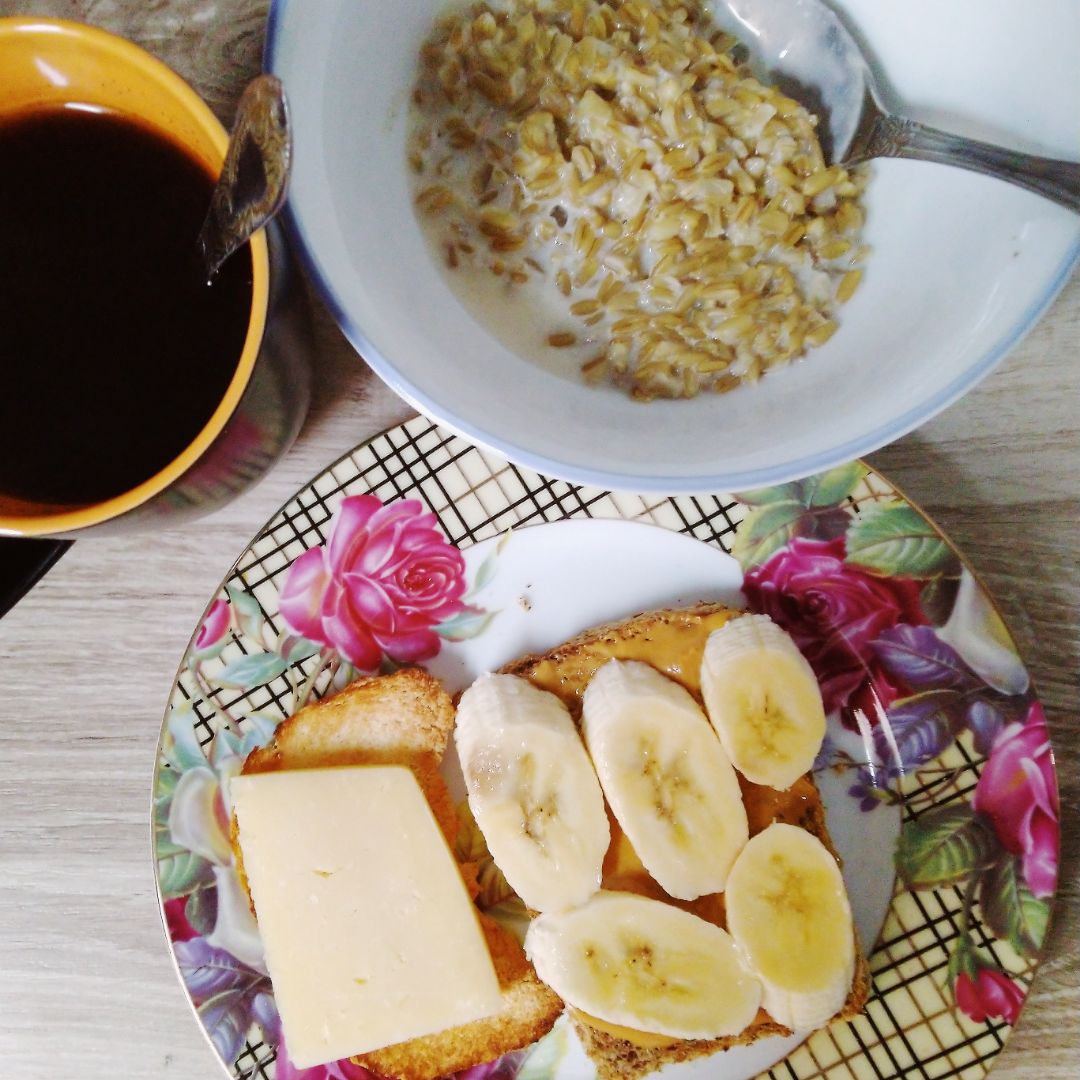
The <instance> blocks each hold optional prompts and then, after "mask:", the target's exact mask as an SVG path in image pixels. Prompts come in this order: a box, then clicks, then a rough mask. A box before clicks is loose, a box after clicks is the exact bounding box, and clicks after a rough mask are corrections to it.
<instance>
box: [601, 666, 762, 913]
mask: <svg viewBox="0 0 1080 1080" xmlns="http://www.w3.org/2000/svg"><path fill="white" fill-rule="evenodd" d="M581 727H582V733H583V735H584V736H585V745H586V746H587V747H588V749H589V754H590V756H591V757H592V760H593V765H594V766H595V768H596V772H597V775H598V776H599V777H600V786H601V787H602V788H603V790H604V794H605V795H606V796H607V801H608V805H609V806H610V807H611V812H612V813H613V814H614V815H615V819H616V820H617V821H618V823H619V825H620V826H621V827H622V830H623V832H624V833H625V834H626V836H627V838H628V839H629V841H630V843H631V844H632V845H633V848H634V850H635V851H636V852H637V855H638V858H639V859H641V862H642V865H644V867H645V869H646V870H648V872H649V874H650V876H651V877H652V878H653V879H654V880H655V881H656V882H657V883H658V884H659V885H660V886H661V888H663V889H664V891H665V892H667V893H668V894H669V895H670V896H674V897H676V898H677V899H679V900H694V899H696V898H697V897H699V896H703V895H705V894H706V893H717V892H721V891H723V888H724V884H725V882H726V881H727V875H728V871H729V870H730V869H731V864H732V863H733V862H734V861H735V856H736V855H738V853H739V851H740V850H741V849H742V847H743V845H744V844H745V843H746V840H747V837H748V835H749V832H748V828H747V819H746V809H745V807H744V806H743V801H742V795H741V793H740V790H739V779H738V777H737V776H736V775H735V770H734V769H733V768H732V767H731V762H730V761H729V760H728V757H727V755H726V754H725V753H724V748H723V747H722V746H721V745H720V741H719V740H718V739H717V737H716V733H715V732H714V731H713V729H712V728H711V727H710V725H709V722H708V720H707V718H706V717H705V714H704V713H703V712H702V711H701V709H700V707H699V706H698V704H697V702H696V701H694V699H693V698H692V697H691V696H690V694H689V693H688V692H687V691H686V690H685V689H683V687H681V686H680V685H679V684H678V683H675V682H672V680H671V679H668V678H666V677H665V676H663V675H661V674H660V672H658V671H657V670H656V669H655V668H653V667H651V666H650V665H648V664H644V663H641V662H640V661H636V660H609V661H608V662H607V663H606V664H605V665H604V666H603V667H602V668H600V670H599V671H597V672H596V674H595V675H594V676H593V677H592V679H591V680H590V682H589V685H588V687H587V688H586V690H585V694H584V697H583V699H582V714H581Z"/></svg>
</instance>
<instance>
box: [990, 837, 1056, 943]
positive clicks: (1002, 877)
mask: <svg viewBox="0 0 1080 1080" xmlns="http://www.w3.org/2000/svg"><path fill="white" fill-rule="evenodd" d="M979 906H980V907H981V908H982V914H983V919H984V920H985V922H986V925H987V926H988V927H989V928H990V930H991V931H992V932H993V935H994V937H997V938H1002V939H1004V940H1005V941H1008V943H1009V944H1010V945H1011V946H1012V947H1013V948H1014V949H1015V950H1016V951H1017V952H1018V953H1020V955H1021V956H1032V957H1034V956H1037V955H1038V953H1039V949H1040V948H1041V947H1042V943H1043V938H1044V937H1045V935H1046V924H1047V922H1048V921H1049V918H1050V905H1049V904H1047V903H1046V901H1045V900H1039V899H1038V898H1036V897H1035V896H1033V895H1032V894H1031V891H1030V890H1029V889H1028V887H1027V886H1026V885H1025V884H1024V882H1023V880H1022V879H1021V877H1020V868H1019V865H1018V860H1017V858H1016V856H1015V855H1006V856H1004V857H1003V858H1001V859H999V860H998V861H997V862H996V863H994V865H993V866H992V867H990V869H989V870H988V871H987V872H986V873H985V874H984V875H983V878H982V881H981V882H980V883H979Z"/></svg>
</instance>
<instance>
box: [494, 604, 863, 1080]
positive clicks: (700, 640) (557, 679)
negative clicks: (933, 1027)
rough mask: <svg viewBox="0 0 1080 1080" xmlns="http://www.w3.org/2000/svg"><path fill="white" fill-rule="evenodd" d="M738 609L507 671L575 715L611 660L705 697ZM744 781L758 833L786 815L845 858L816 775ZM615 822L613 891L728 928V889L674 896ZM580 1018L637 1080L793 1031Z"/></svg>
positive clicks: (677, 616) (617, 1074)
mask: <svg viewBox="0 0 1080 1080" xmlns="http://www.w3.org/2000/svg"><path fill="white" fill-rule="evenodd" d="M739 614H741V613H740V612H738V611H734V610H732V609H730V608H727V607H725V606H724V605H722V604H718V603H700V604H696V605H694V606H693V607H689V608H684V609H680V610H666V611H647V612H643V613H641V614H639V615H635V616H634V617H633V618H630V619H627V620H625V621H623V622H619V623H608V624H606V625H604V626H598V627H595V628H593V629H591V630H586V631H585V632H584V633H582V634H579V635H578V636H577V637H575V638H573V639H572V640H570V641H568V642H566V643H565V644H563V645H559V646H557V647H556V648H554V649H552V650H551V651H550V652H547V653H544V654H535V655H531V656H526V657H522V658H521V659H519V660H515V661H513V662H511V663H510V664H507V665H506V666H505V667H504V668H503V669H502V670H503V671H504V672H507V673H509V674H513V675H520V676H521V677H523V678H526V679H528V680H529V681H530V682H532V683H534V684H535V685H537V686H539V687H540V688H541V689H544V690H549V691H550V692H551V693H553V694H555V695H556V696H557V697H559V698H561V699H562V700H563V701H564V702H565V703H566V705H567V707H568V708H569V710H570V712H571V714H572V715H573V716H574V718H575V720H577V719H579V718H580V715H581V696H582V694H583V693H584V691H585V687H586V686H587V685H588V682H589V679H591V678H592V676H593V674H594V673H595V672H596V671H597V670H598V669H599V668H600V666H601V665H602V664H604V663H606V662H607V661H608V660H610V659H611V658H612V657H616V658H618V659H621V660H641V661H644V662H645V663H648V664H651V665H652V666H653V667H655V668H656V669H657V670H659V671H661V672H663V673H664V674H665V675H667V676H669V677H670V678H672V679H674V680H675V681H676V682H679V683H681V684H682V685H683V686H685V687H686V689H687V690H689V691H690V693H691V694H692V695H693V696H694V697H695V698H696V699H697V701H698V702H699V703H700V702H701V686H700V679H699V672H700V670H701V658H702V654H703V652H704V649H705V642H706V640H707V638H708V636H709V634H710V633H712V631H714V630H718V629H719V628H720V627H721V626H723V625H724V623H726V622H727V621H728V620H729V619H732V618H736V617H738V615H739ZM739 782H740V785H741V787H742V793H743V801H744V803H745V804H746V809H747V817H748V819H749V824H750V835H751V836H753V835H754V834H755V833H758V832H760V831H761V830H762V829H764V828H766V827H767V826H769V825H770V824H772V823H773V822H774V821H786V822H789V823H790V824H792V825H798V826H799V827H800V828H803V829H806V830H807V831H808V832H811V833H813V834H814V836H816V837H817V838H818V839H819V840H820V841H821V842H822V843H823V844H824V845H825V847H826V848H828V849H829V851H830V852H832V854H833V855H834V856H836V849H835V848H834V847H833V844H832V841H831V840H830V838H829V833H828V829H827V828H826V825H825V807H824V805H823V804H822V801H821V795H820V793H819V791H818V788H817V784H815V783H814V778H813V776H812V775H811V774H810V773H807V774H806V775H805V776H803V777H801V778H800V779H799V780H798V781H796V782H795V784H793V785H792V787H791V788H790V789H789V790H788V791H774V790H773V789H772V788H766V787H761V786H759V785H757V784H753V783H750V781H748V780H746V779H745V778H743V777H741V776H740V777H739ZM611 825H612V840H611V846H610V848H609V849H608V855H607V858H606V859H605V861H604V879H603V887H604V888H609V889H624V890H627V891H631V892H639V893H642V894H644V895H647V896H651V897H653V898H654V899H659V900H665V901H667V902H668V903H672V904H676V905H677V906H679V907H682V908H685V909H686V910H688V911H692V912H694V914H696V915H699V916H700V917H701V918H703V919H707V920H709V921H710V922H713V923H716V925H718V926H722V927H725V928H726V918H725V913H724V898H723V894H722V893H720V894H716V895H713V896H703V897H699V898H698V899H697V900H693V901H690V902H682V901H678V900H674V899H673V898H672V897H670V896H668V895H667V894H666V893H664V891H663V890H662V889H661V888H660V886H659V885H658V884H657V883H656V882H655V881H653V880H652V879H651V878H650V877H649V876H648V874H647V873H646V872H645V869H644V867H643V866H642V865H641V862H640V860H638V859H637V856H636V854H635V853H634V852H633V849H632V847H631V846H630V844H629V842H628V841H627V839H626V837H625V836H623V835H622V832H621V830H620V829H619V827H618V824H617V822H615V821H614V819H611ZM837 858H839V857H838V856H837ZM855 953H856V967H855V975H854V978H853V980H852V985H851V992H850V993H849V995H848V998H847V1001H846V1002H845V1003H844V1007H843V1009H842V1010H841V1012H840V1013H839V1015H838V1017H837V1019H846V1018H849V1017H851V1016H854V1015H855V1014H856V1013H858V1012H859V1011H860V1010H861V1009H862V1007H863V1005H864V1004H865V1002H866V997H867V994H868V992H869V983H870V979H869V969H868V967H867V964H866V959H865V957H864V956H863V953H862V949H861V948H860V947H859V942H858V937H857V936H856V941H855ZM574 1024H575V1026H576V1028H577V1031H578V1035H579V1037H580V1038H581V1042H582V1045H583V1046H584V1047H585V1051H586V1053H587V1054H588V1055H589V1057H590V1058H591V1059H592V1060H593V1063H594V1064H595V1065H596V1070H597V1073H598V1074H599V1076H600V1077H601V1080H634V1078H636V1077H641V1076H645V1075H646V1074H648V1073H651V1072H653V1071H655V1070H656V1069H659V1068H661V1067H662V1066H664V1065H668V1064H671V1063H672V1062H677V1061H689V1060H691V1059H693V1058H698V1057H703V1056H705V1055H708V1054H714V1053H716V1052H717V1051H719V1050H726V1049H728V1048H730V1047H732V1046H738V1045H746V1044H748V1043H752V1042H756V1041H757V1040H758V1039H762V1038H765V1037H766V1036H769V1035H790V1034H791V1031H790V1029H788V1028H786V1027H784V1026H783V1025H782V1024H778V1023H777V1022H776V1021H775V1020H773V1019H772V1017H770V1016H769V1015H768V1013H766V1012H765V1011H764V1010H759V1011H758V1015H757V1017H756V1019H755V1020H754V1022H753V1023H752V1024H751V1025H750V1026H749V1027H748V1028H747V1029H746V1030H745V1031H743V1032H740V1033H739V1034H738V1035H733V1036H728V1037H726V1038H721V1039H684V1040H679V1041H677V1042H674V1043H672V1044H671V1045H669V1046H665V1047H645V1046H639V1045H638V1044H637V1043H634V1042H630V1041H628V1040H626V1039H621V1038H619V1037H617V1036H615V1035H612V1034H610V1033H608V1032H605V1031H600V1030H598V1029H597V1028H594V1027H592V1026H590V1025H588V1024H586V1023H584V1022H582V1021H581V1020H580V1019H579V1018H577V1017H575V1018H574Z"/></svg>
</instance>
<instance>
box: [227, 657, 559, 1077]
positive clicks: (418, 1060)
mask: <svg viewBox="0 0 1080 1080" xmlns="http://www.w3.org/2000/svg"><path fill="white" fill-rule="evenodd" d="M453 724H454V707H453V703H452V701H451V699H450V697H449V695H448V694H447V693H446V691H445V690H444V689H443V688H442V686H441V685H440V684H439V683H438V682H437V681H436V680H435V679H433V678H432V677H431V676H430V675H428V674H426V673H425V672H423V671H421V670H419V669H417V668H404V669H402V670H400V671H398V672H396V673H394V674H393V675H386V676H372V677H362V678H360V679H357V680H356V681H355V682H353V683H352V684H351V685H349V686H348V687H346V688H345V689H344V690H342V691H341V692H340V693H337V694H335V695H334V696H332V697H329V698H326V699H324V700H322V701H319V702H316V703H314V704H311V705H308V706H306V707H305V708H303V709H301V710H300V711H299V712H297V713H296V714H295V715H293V716H291V717H289V718H288V719H287V720H285V721H283V722H282V723H281V724H280V725H279V726H278V728H277V731H276V732H275V733H274V737H273V739H272V740H271V741H270V742H269V743H268V744H267V745H266V746H264V747H262V748H260V749H257V750H254V751H253V752H252V753H251V754H250V755H249V756H248V758H247V760H246V761H245V763H244V766H243V770H242V771H243V773H245V774H251V773H263V772H273V771H276V770H281V769H312V768H323V767H333V766H346V765H388V764H393V765H406V766H408V767H409V768H410V769H411V770H412V771H413V773H414V774H415V776H416V778H417V781H418V783H419V785H420V787H421V790H422V791H423V792H424V795H425V796H426V798H427V800H428V803H429V804H430V806H431V809H432V812H433V814H434V816H435V819H436V821H437V822H438V824H439V827H440V828H441V830H442V832H443V834H444V836H445V837H446V840H447V843H448V844H449V846H450V849H451V851H453V850H454V840H455V837H456V834H457V830H458V817H457V814H456V812H455V809H454V803H453V800H452V798H451V795H450V792H449V791H448V790H447V787H446V783H445V781H444V780H443V778H442V775H441V774H440V772H439V764H440V762H441V761H442V757H443V755H444V753H445V752H446V747H447V742H448V740H449V737H450V733H451V730H452V728H453ZM232 840H233V849H234V853H235V855H236V862H237V867H238V870H239V873H240V877H241V881H242V882H243V883H244V886H245V889H246V888H247V883H246V880H245V878H244V873H243V862H242V858H241V852H240V850H239V843H238V837H237V828H236V822H235V819H234V820H233V823H232ZM461 872H462V877H463V878H464V880H465V884H466V887H467V889H468V890H469V892H470V894H471V895H472V897H473V899H475V898H476V895H477V892H478V888H477V884H476V866H475V864H470V863H464V864H462V865H461ZM249 895H250V894H249ZM477 915H478V918H479V920H480V926H481V929H482V930H483V933H484V937H485V939H486V941H487V945H488V948H489V950H490V952H491V959H492V962H493V965H494V968H495V974H496V976H497V978H498V981H499V989H500V993H501V997H502V1007H501V1009H500V1011H499V1012H498V1013H496V1014H495V1015H493V1016H489V1017H486V1018H484V1019H481V1020H476V1021H473V1022H471V1023H467V1024H462V1025H459V1026H457V1027H452V1028H448V1029H446V1030H443V1031H438V1032H435V1033H433V1034H431V1035H426V1036H423V1037H420V1038H416V1039H410V1040H408V1041H406V1042H401V1043H397V1044H395V1045H392V1046H387V1047H383V1048H381V1049H379V1050H375V1051H372V1052H370V1053H366V1054H363V1055H360V1056H358V1057H355V1058H353V1059H352V1060H353V1061H354V1062H355V1063H356V1064H358V1065H362V1066H364V1067H365V1068H367V1069H370V1070H371V1071H372V1072H374V1073H377V1074H378V1075H379V1076H383V1077H390V1078H398V1080H434V1078H436V1077H440V1076H445V1075H447V1074H449V1073H455V1072H458V1071H460V1070H462V1069H467V1068H470V1067H472V1066H474V1065H479V1064H482V1063H483V1062H487V1061H491V1060H493V1059H494V1058H497V1057H499V1056H501V1055H502V1054H505V1053H508V1052H510V1051H511V1050H516V1049H519V1048H521V1047H524V1046H528V1045H529V1044H530V1043H532V1042H535V1041H536V1040H537V1039H539V1038H540V1037H541V1036H542V1035H544V1034H546V1033H547V1032H548V1031H549V1030H550V1029H551V1027H552V1025H553V1024H554V1023H555V1021H556V1019H558V1016H559V1014H560V1013H561V1012H562V1008H563V1004H562V1001H561V1000H560V999H559V998H558V997H557V996H556V995H555V994H554V993H553V992H552V991H551V990H550V989H549V988H548V987H546V986H545V985H544V984H543V983H541V982H540V980H539V979H537V977H536V974H535V972H534V971H533V969H532V965H531V964H530V963H529V962H528V960H526V958H525V954H524V953H523V951H522V948H521V945H520V944H519V943H518V941H517V940H516V939H515V938H514V937H513V935H511V934H510V933H508V932H507V931H506V930H505V929H503V928H502V927H501V926H499V924H498V923H496V922H495V921H493V920H492V919H490V918H488V917H487V916H485V915H483V914H482V913H480V912H477Z"/></svg>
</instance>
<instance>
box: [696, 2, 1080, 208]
mask: <svg viewBox="0 0 1080 1080" xmlns="http://www.w3.org/2000/svg"><path fill="white" fill-rule="evenodd" d="M715 15H716V21H717V23H718V24H719V25H721V26H722V27H723V28H724V29H726V30H730V31H731V32H732V33H733V34H735V36H736V37H737V38H738V39H739V40H740V41H741V42H743V43H744V46H745V48H746V50H747V52H748V53H749V58H750V66H751V67H752V68H753V69H754V72H755V74H757V75H758V76H759V77H761V78H763V79H764V81H766V82H771V83H773V84H775V85H777V86H779V87H780V89H781V90H782V91H783V92H784V93H786V94H787V95H788V96H789V97H791V98H794V99H795V100H796V101H798V102H800V103H801V104H803V105H805V106H806V107H807V108H808V109H809V110H810V111H811V112H812V113H814V114H816V115H817V116H818V118H819V127H818V135H819V138H820V141H821V148H822V151H823V153H824V154H825V159H826V160H827V161H828V162H829V163H830V164H844V165H858V164H860V163H861V162H864V161H869V160H871V159H872V158H879V157H896V158H914V159H917V160H920V161H932V162H937V163H938V164H943V165H955V166H958V167H960V168H963V169H970V170H972V171H973V172H979V173H983V174H984V175H987V176H993V177H995V178H997V179H999V180H1005V181H1007V182H1008V183H1011V184H1016V185H1018V186H1019V187H1023V188H1026V189H1027V190H1028V191H1034V192H1036V193H1037V194H1039V195H1042V196H1044V197H1046V198H1048V199H1052V200H1053V201H1054V202H1056V203H1058V204H1059V205H1061V206H1065V207H1067V208H1068V209H1070V210H1073V211H1076V212H1078V213H1080V162H1074V161H1062V160H1058V159H1053V158H1045V157H1038V156H1036V155H1033V154H1021V153H1019V152H1016V151H1013V150H1009V149H1006V148H1004V147H1000V146H993V145H991V144H990V143H984V142H979V141H977V140H975V139H966V138H962V137H961V136H959V135H953V134H950V133H949V132H945V131H940V130H938V129H937V128H932V127H930V126H929V125H926V124H920V123H917V122H916V121H914V120H909V119H907V118H906V117H904V116H902V115H901V114H900V112H899V111H898V107H896V106H894V105H893V104H892V102H890V101H888V99H887V97H886V95H884V94H883V93H882V90H881V88H880V87H879V85H878V82H877V79H876V78H875V75H874V71H873V69H872V67H871V66H870V64H869V63H868V62H867V59H866V56H865V54H864V53H863V51H862V49H860V47H859V45H858V43H857V42H856V40H855V38H854V37H853V36H852V35H851V33H850V32H849V31H848V29H847V27H846V26H845V25H844V23H843V21H842V19H841V18H840V16H839V15H837V13H836V12H834V11H833V10H832V8H830V7H829V6H828V5H827V4H826V3H824V0H717V3H716V6H715Z"/></svg>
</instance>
